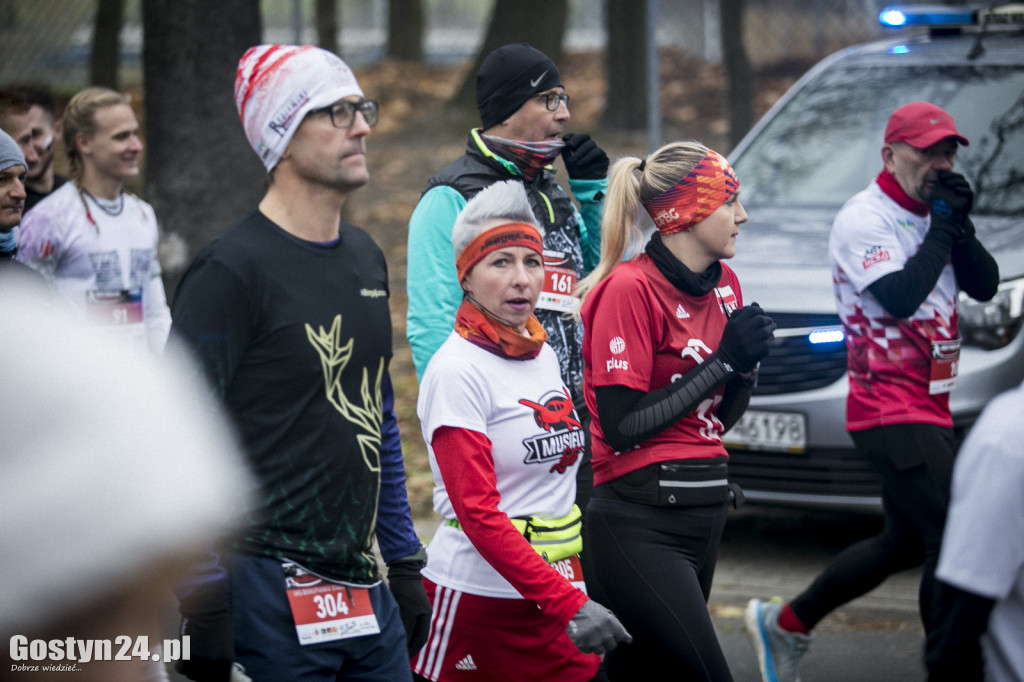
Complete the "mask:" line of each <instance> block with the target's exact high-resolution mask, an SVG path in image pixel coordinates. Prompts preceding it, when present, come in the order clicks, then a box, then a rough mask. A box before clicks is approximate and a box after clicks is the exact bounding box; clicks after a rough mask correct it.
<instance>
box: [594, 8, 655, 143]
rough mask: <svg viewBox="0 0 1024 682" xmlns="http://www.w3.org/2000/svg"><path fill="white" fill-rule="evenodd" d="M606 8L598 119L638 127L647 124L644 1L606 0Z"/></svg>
mask: <svg viewBox="0 0 1024 682" xmlns="http://www.w3.org/2000/svg"><path fill="white" fill-rule="evenodd" d="M606 7H607V9H608V14H607V16H606V17H605V20H606V22H607V31H608V52H607V64H606V71H607V74H608V97H607V100H606V103H605V109H604V114H603V116H602V118H601V122H602V124H604V125H606V126H608V127H611V128H621V129H625V130H642V129H643V128H645V127H646V126H647V78H646V77H645V75H646V74H647V60H646V57H645V55H646V54H647V30H646V24H647V3H646V2H645V1H644V0H639V1H638V0H608V1H607V5H606Z"/></svg>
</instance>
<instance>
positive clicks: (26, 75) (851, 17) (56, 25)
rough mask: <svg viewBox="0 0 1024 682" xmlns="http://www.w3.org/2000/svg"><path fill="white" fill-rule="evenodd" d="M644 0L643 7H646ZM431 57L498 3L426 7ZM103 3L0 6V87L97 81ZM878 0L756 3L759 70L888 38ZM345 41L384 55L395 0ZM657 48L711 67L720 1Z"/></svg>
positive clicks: (288, 26)
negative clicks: (95, 51)
mask: <svg viewBox="0 0 1024 682" xmlns="http://www.w3.org/2000/svg"><path fill="white" fill-rule="evenodd" d="M143 1H144V0H127V1H126V2H125V8H124V11H125V16H124V28H123V30H122V32H121V71H120V79H121V81H122V83H124V84H126V85H134V84H138V83H139V82H140V81H141V68H140V67H141V55H142V28H141V11H142V10H141V5H142V2H143ZM642 1H643V0H638V2H642ZM425 2H426V5H427V33H426V36H425V39H424V47H425V52H426V58H427V60H428V61H431V62H455V61H459V60H463V59H466V58H468V57H470V56H472V55H473V54H474V52H475V50H476V49H477V48H478V46H479V44H480V42H481V41H482V40H483V34H484V31H485V30H486V21H487V18H488V16H489V13H490V12H489V10H490V7H491V3H486V2H477V1H471V2H470V1H464V0H425ZM97 4H98V3H97V2H96V0H0V85H2V84H8V83H13V82H44V83H49V84H50V85H51V86H52V87H53V88H54V89H56V90H61V91H70V92H73V91H74V90H77V89H79V88H81V87H84V86H85V85H88V79H89V55H90V52H91V43H92V33H93V22H94V18H95V14H96V6H97ZM882 4H883V3H882V2H880V1H879V0H747V10H746V11H747V13H746V24H745V35H744V42H745V45H746V47H747V50H748V52H749V54H750V58H751V61H752V63H753V64H754V65H755V67H758V66H763V65H766V64H771V63H775V62H787V61H808V60H816V59H819V58H821V57H823V56H825V55H826V54H828V53H830V52H833V51H835V50H837V49H839V48H841V47H844V46H845V45H849V44H851V43H855V42H860V41H863V40H867V39H869V38H872V37H877V36H879V35H881V34H882V31H881V29H880V28H879V27H878V22H877V16H878V11H879V10H880V8H881V5H882ZM337 8H338V14H339V25H340V26H341V27H342V28H341V32H340V36H339V44H340V45H341V51H342V53H343V56H345V58H346V59H348V60H349V61H350V62H352V63H366V62H371V61H375V60H379V59H381V58H382V56H383V55H384V53H385V41H386V22H387V0H371V1H367V0H358V1H357V0H338V5H337ZM654 8H655V11H656V12H657V19H658V20H657V25H658V27H659V28H658V43H659V45H662V46H665V47H674V48H677V49H682V50H684V51H687V52H690V53H692V54H694V55H695V56H698V57H700V58H702V59H705V60H708V61H718V60H719V59H720V56H721V39H720V35H719V29H718V17H719V4H718V0H658V2H656V3H655V5H654ZM261 11H262V13H263V18H264V27H265V28H264V39H265V40H268V41H273V42H296V41H301V42H315V40H316V31H315V27H314V25H313V22H314V11H313V0H262V2H261ZM604 42H605V34H604V0H570V17H569V26H568V30H567V33H566V49H567V50H568V51H597V50H600V49H602V47H603V45H604Z"/></svg>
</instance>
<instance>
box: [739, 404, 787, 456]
mask: <svg viewBox="0 0 1024 682" xmlns="http://www.w3.org/2000/svg"><path fill="white" fill-rule="evenodd" d="M722 440H723V441H724V442H725V445H726V446H727V447H735V448H741V449H745V450H780V451H784V452H792V453H801V452H804V451H805V450H806V449H807V419H806V417H805V416H804V415H803V414H800V413H799V412H768V411H764V410H747V411H746V412H745V413H744V414H743V416H742V417H741V418H740V420H739V421H738V422H736V425H735V426H733V427H732V428H731V429H729V431H728V433H726V434H725V435H724V436H723V437H722Z"/></svg>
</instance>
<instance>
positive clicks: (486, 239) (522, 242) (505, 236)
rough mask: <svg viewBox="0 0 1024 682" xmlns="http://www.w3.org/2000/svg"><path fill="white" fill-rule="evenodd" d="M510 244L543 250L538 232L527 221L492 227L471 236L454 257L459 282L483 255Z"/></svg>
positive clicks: (538, 250) (541, 251)
mask: <svg viewBox="0 0 1024 682" xmlns="http://www.w3.org/2000/svg"><path fill="white" fill-rule="evenodd" d="M510 246H525V247H526V248H528V249H531V250H533V251H536V252H537V253H543V252H544V242H543V241H541V236H540V232H539V231H538V230H537V228H536V227H534V226H533V225H530V224H529V223H505V224H503V225H498V226H497V227H492V228H491V229H489V230H485V231H484V232H481V233H480V234H478V235H477V236H475V237H473V240H472V241H470V242H469V243H468V244H466V248H464V249H462V251H461V252H460V253H459V255H458V256H456V257H455V270H456V271H457V272H458V275H459V281H460V282H461V281H462V280H463V279H464V278H465V277H466V275H468V274H469V271H470V270H472V269H473V266H474V265H476V264H477V263H479V262H480V260H481V259H482V258H483V257H484V256H486V255H487V254H489V253H491V252H492V251H497V250H498V249H506V248H508V247H510Z"/></svg>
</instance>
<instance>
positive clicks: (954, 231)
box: [928, 171, 974, 242]
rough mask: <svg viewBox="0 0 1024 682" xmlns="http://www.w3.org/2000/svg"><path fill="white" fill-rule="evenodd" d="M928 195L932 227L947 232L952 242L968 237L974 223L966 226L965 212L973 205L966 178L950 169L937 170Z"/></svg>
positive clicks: (971, 193) (969, 210)
mask: <svg viewBox="0 0 1024 682" xmlns="http://www.w3.org/2000/svg"><path fill="white" fill-rule="evenodd" d="M937 176H938V177H937V178H936V180H935V186H934V187H933V188H932V193H931V196H929V197H928V209H929V210H930V211H931V214H932V227H935V228H938V229H940V230H944V231H947V232H949V234H950V235H952V237H953V241H954V242H962V241H966V240H968V239H970V237H971V235H972V234H973V228H974V225H973V224H972V225H970V227H968V223H970V219H969V218H968V217H967V214H969V213H970V212H971V207H972V206H973V205H974V192H973V190H971V186H970V184H969V183H968V182H967V178H965V177H964V176H962V175H960V174H959V173H953V172H951V171H939V172H938V173H937Z"/></svg>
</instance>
